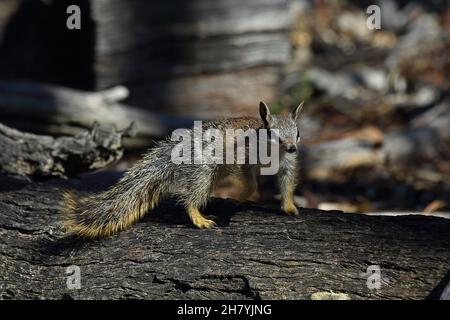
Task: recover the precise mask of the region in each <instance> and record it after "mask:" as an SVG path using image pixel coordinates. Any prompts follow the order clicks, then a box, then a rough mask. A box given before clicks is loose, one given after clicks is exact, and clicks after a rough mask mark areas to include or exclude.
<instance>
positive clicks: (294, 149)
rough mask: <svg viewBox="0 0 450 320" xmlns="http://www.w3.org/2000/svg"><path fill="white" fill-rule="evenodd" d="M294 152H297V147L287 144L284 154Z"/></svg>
mask: <svg viewBox="0 0 450 320" xmlns="http://www.w3.org/2000/svg"><path fill="white" fill-rule="evenodd" d="M296 151H297V146H296V145H295V144H288V145H286V152H288V153H294V152H296Z"/></svg>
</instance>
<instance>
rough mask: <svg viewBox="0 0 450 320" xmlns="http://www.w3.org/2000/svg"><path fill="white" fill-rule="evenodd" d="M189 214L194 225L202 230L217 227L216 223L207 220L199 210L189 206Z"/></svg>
mask: <svg viewBox="0 0 450 320" xmlns="http://www.w3.org/2000/svg"><path fill="white" fill-rule="evenodd" d="M187 212H188V215H189V218H190V219H191V221H192V223H193V224H194V225H195V226H196V227H197V228H200V229H209V228H212V227H215V226H216V223H215V222H214V221H212V220H209V219H206V218H205V217H204V216H203V215H202V214H201V213H200V211H199V210H198V208H196V207H193V206H189V207H188V208H187Z"/></svg>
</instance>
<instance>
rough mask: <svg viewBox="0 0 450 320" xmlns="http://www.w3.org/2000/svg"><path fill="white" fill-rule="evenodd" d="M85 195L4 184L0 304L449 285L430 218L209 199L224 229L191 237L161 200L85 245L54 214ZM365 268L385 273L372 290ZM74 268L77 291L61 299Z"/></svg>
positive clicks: (412, 295) (444, 235)
mask: <svg viewBox="0 0 450 320" xmlns="http://www.w3.org/2000/svg"><path fill="white" fill-rule="evenodd" d="M83 183H84V182H83V181H81V183H80V181H72V180H69V181H62V180H54V181H51V182H45V183H43V182H41V183H31V184H28V185H26V186H24V185H23V184H21V185H17V186H16V185H15V184H14V183H11V182H9V189H8V190H4V191H3V192H1V193H0V239H1V240H0V297H1V298H4V299H7V298H14V299H24V298H50V299H69V298H74V299H104V298H109V299H119V298H146V299H183V298H186V299H194V298H195V299H196V298H199V299H218V298H222V299H236V298H239V299H295V298H300V299H310V298H314V299H317V298H319V299H320V298H324V297H325V298H326V297H328V298H330V297H331V298H337V297H339V298H345V299H365V298H369V299H423V298H436V299H437V298H439V296H440V295H441V294H442V291H443V290H444V288H445V286H446V284H447V282H448V277H449V276H450V274H449V273H448V271H449V270H450V221H449V220H447V219H440V218H434V217H422V216H403V217H370V216H365V215H359V214H350V213H343V212H337V211H321V210H313V209H303V210H302V213H301V215H300V216H299V217H297V218H292V217H288V216H285V215H283V214H281V213H280V211H279V209H278V206H277V207H273V206H272V205H259V204H256V203H251V202H247V203H244V204H238V203H236V202H234V201H232V200H225V199H215V200H213V201H212V202H211V203H210V204H209V205H208V207H207V209H206V213H208V214H214V215H215V216H216V218H215V219H216V221H217V222H218V225H219V227H218V228H216V229H211V230H198V229H195V228H193V227H192V226H191V224H190V223H189V221H188V218H187V216H186V214H185V213H184V211H183V209H182V208H180V207H177V206H175V205H174V204H173V202H172V201H170V200H168V201H166V202H165V203H163V204H162V205H161V206H160V207H159V208H157V209H156V210H154V212H151V214H148V215H147V216H146V218H144V219H143V220H142V221H141V222H139V223H138V224H137V225H135V226H134V227H132V228H131V229H129V230H126V231H124V232H121V233H119V234H117V235H115V236H112V237H109V238H104V239H98V240H91V241H86V240H83V239H80V238H76V237H73V236H68V235H66V234H64V232H63V230H62V228H61V217H60V214H59V212H60V204H59V201H60V199H61V190H62V189H64V188H67V187H68V186H71V187H73V186H78V187H80V188H81V189H85V187H86V186H83ZM370 265H378V266H380V267H381V278H380V280H381V288H380V289H378V290H377V289H369V288H368V286H367V280H368V275H365V273H366V270H367V268H368V267H369V266H370ZM69 266H78V267H79V268H80V269H79V271H80V282H79V284H80V286H81V288H80V289H68V287H67V281H69V280H68V277H70V276H71V275H72V276H73V274H67V273H66V272H68V271H70V270H72V272H73V270H74V269H73V267H72V268H69V269H68V267H69ZM69 282H70V281H69ZM70 283H71V282H70Z"/></svg>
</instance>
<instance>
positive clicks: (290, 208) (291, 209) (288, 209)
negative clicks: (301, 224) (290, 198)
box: [282, 204, 299, 216]
mask: <svg viewBox="0 0 450 320" xmlns="http://www.w3.org/2000/svg"><path fill="white" fill-rule="evenodd" d="M282 210H283V211H284V212H285V213H286V214H288V215H290V216H298V215H299V211H298V209H297V208H296V206H295V205H293V204H292V205H287V206H284V207H283V208H282Z"/></svg>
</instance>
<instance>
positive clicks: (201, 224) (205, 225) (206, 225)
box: [192, 218, 217, 229]
mask: <svg viewBox="0 0 450 320" xmlns="http://www.w3.org/2000/svg"><path fill="white" fill-rule="evenodd" d="M192 222H193V223H194V225H195V226H196V227H197V228H199V229H210V228H213V227H216V226H217V225H216V223H215V222H214V221H213V220H209V219H205V218H201V219H200V218H197V219H195V220H194V221H192Z"/></svg>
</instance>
